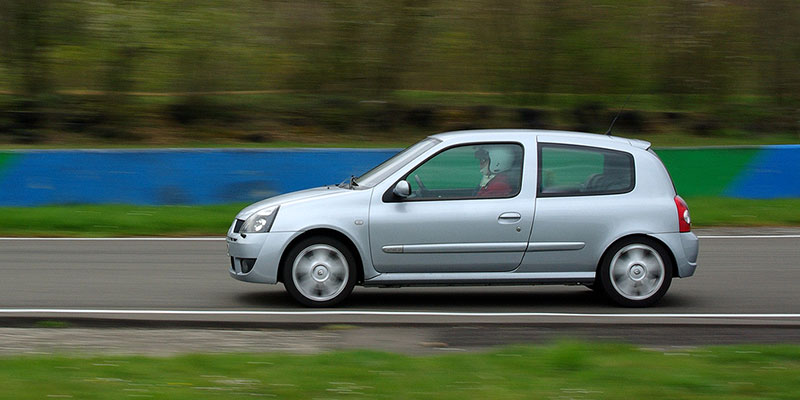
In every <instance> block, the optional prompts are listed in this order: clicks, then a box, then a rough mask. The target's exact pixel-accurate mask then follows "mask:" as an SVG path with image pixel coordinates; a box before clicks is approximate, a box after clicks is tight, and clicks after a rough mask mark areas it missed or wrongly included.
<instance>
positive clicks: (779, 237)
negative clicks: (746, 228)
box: [697, 235, 800, 239]
mask: <svg viewBox="0 0 800 400" xmlns="http://www.w3.org/2000/svg"><path fill="white" fill-rule="evenodd" d="M697 238H698V239H784V238H790V239H797V238H800V235H740V236H737V235H707V236H698V237H697Z"/></svg>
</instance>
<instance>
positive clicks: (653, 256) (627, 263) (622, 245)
mask: <svg viewBox="0 0 800 400" xmlns="http://www.w3.org/2000/svg"><path fill="white" fill-rule="evenodd" d="M598 274H599V280H600V284H601V287H602V289H603V291H604V292H605V294H606V295H607V296H608V297H609V298H610V299H611V301H613V302H614V303H617V304H619V305H621V306H624V307H648V306H651V305H653V304H655V303H656V302H658V301H659V300H661V298H662V297H663V296H664V294H665V293H666V292H667V289H669V285H670V283H672V261H671V260H670V258H669V256H668V254H667V252H666V250H665V249H664V246H663V245H662V244H661V243H659V242H657V241H655V240H653V239H650V238H646V237H632V238H628V239H624V240H622V241H619V242H617V243H615V244H614V245H612V246H611V247H610V248H609V249H608V250H607V251H606V253H605V254H604V255H603V259H602V262H601V265H600V271H599V272H598Z"/></svg>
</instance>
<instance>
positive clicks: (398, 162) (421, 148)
mask: <svg viewBox="0 0 800 400" xmlns="http://www.w3.org/2000/svg"><path fill="white" fill-rule="evenodd" d="M439 142H441V140H439V139H434V138H427V139H425V140H423V141H421V142H418V143H416V144H414V145H412V146H410V147H407V148H406V149H405V150H403V151H401V152H399V153H397V154H395V155H394V156H392V158H390V159H388V160H386V161H384V162H382V163H381V164H380V165H378V166H377V167H375V168H373V169H371V170H369V171H367V172H366V173H365V174H363V175H361V176H359V177H357V178H354V179H352V180H350V182H351V183H355V185H353V188H369V187H373V186H375V185H377V184H378V183H380V182H381V181H383V180H384V179H386V177H388V176H389V175H391V174H393V173H395V172H396V171H397V170H398V169H400V167H402V166H403V165H406V163H408V162H409V161H410V160H412V159H414V158H416V157H417V156H419V155H420V154H422V153H424V152H425V151H426V150H428V149H430V148H431V147H433V146H435V145H436V144H437V143H439Z"/></svg>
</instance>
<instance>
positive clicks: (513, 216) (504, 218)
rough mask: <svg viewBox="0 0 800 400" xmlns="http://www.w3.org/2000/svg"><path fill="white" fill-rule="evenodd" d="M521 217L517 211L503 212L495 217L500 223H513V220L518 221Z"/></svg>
mask: <svg viewBox="0 0 800 400" xmlns="http://www.w3.org/2000/svg"><path fill="white" fill-rule="evenodd" d="M521 219H522V215H520V213H518V212H504V213H502V214H500V216H499V217H497V222H499V223H501V224H513V223H515V222H519V220H521Z"/></svg>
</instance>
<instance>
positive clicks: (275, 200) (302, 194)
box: [236, 186, 355, 219]
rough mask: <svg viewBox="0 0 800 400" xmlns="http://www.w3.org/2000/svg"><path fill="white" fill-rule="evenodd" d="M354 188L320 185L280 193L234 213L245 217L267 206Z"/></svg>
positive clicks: (333, 193)
mask: <svg viewBox="0 0 800 400" xmlns="http://www.w3.org/2000/svg"><path fill="white" fill-rule="evenodd" d="M354 192H355V190H352V189H343V188H340V187H338V186H321V187H317V188H312V189H306V190H300V191H297V192H291V193H286V194H282V195H279V196H275V197H270V198H268V199H264V200H261V201H259V202H258V203H253V204H251V205H249V206H247V207H245V208H244V209H243V210H242V211H239V214H236V218H237V219H247V217H249V216H250V215H252V214H253V213H254V212H256V211H258V210H260V209H262V208H265V207H269V206H279V205H287V204H290V203H297V202H300V201H307V200H310V199H320V198H324V197H332V196H342V195H347V194H348V193H354Z"/></svg>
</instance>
